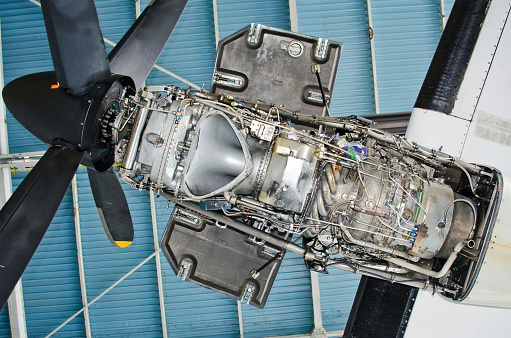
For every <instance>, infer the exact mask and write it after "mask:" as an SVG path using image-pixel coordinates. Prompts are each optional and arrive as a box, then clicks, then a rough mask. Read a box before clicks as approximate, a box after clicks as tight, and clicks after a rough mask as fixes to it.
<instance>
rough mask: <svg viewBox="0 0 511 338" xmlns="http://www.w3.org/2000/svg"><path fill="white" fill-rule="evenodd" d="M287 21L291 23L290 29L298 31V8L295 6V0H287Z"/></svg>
mask: <svg viewBox="0 0 511 338" xmlns="http://www.w3.org/2000/svg"><path fill="white" fill-rule="evenodd" d="M289 22H290V23H291V31H292V32H294V33H298V9H297V8H296V0H289Z"/></svg>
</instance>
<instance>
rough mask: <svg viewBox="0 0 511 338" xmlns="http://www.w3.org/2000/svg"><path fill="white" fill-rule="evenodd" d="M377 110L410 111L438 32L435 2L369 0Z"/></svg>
mask: <svg viewBox="0 0 511 338" xmlns="http://www.w3.org/2000/svg"><path fill="white" fill-rule="evenodd" d="M372 17H373V31H374V47H375V55H376V67H377V78H378V97H379V99H380V112H381V113H395V112H404V111H410V110H411V109H412V107H413V105H414V103H415V99H416V98H417V94H418V93H419V90H420V88H421V85H422V81H423V80H424V77H425V76H426V72H427V70H428V67H429V64H430V63H431V58H432V57H433V54H434V53H435V49H436V45H437V44H438V40H439V39H440V35H441V33H442V27H441V24H440V15H439V7H438V2H433V1H430V0H416V1H407V0H386V1H373V2H372Z"/></svg>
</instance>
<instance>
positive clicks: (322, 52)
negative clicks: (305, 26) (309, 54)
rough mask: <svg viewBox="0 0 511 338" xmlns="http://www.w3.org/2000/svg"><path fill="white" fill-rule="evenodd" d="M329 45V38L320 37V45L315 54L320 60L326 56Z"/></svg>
mask: <svg viewBox="0 0 511 338" xmlns="http://www.w3.org/2000/svg"><path fill="white" fill-rule="evenodd" d="M327 46H328V39H323V38H319V41H318V46H317V47H316V51H315V53H314V56H316V57H317V58H318V59H320V60H323V59H324V58H325V57H326V52H327V50H328V49H327Z"/></svg>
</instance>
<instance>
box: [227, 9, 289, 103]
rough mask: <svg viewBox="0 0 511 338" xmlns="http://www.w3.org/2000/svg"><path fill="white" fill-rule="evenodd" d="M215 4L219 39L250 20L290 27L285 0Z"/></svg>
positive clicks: (283, 27) (268, 24) (274, 25)
mask: <svg viewBox="0 0 511 338" xmlns="http://www.w3.org/2000/svg"><path fill="white" fill-rule="evenodd" d="M217 6H218V31H219V35H220V39H223V38H225V37H226V36H229V35H231V34H232V33H234V32H237V31H239V30H240V29H242V28H243V27H245V26H247V25H249V24H250V23H252V22H254V23H260V24H263V25H267V26H271V27H276V28H281V29H287V30H290V29H291V24H290V21H289V4H288V1H287V0H263V1H246V0H245V1H236V0H217ZM275 103H278V102H275Z"/></svg>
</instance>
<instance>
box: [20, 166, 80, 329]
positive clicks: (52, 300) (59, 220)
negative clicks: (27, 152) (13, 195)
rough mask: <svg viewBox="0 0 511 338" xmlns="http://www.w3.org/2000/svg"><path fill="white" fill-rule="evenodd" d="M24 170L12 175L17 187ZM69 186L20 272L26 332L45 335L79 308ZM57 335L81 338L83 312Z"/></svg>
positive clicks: (24, 175) (78, 282)
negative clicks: (38, 243) (50, 221)
mask: <svg viewBox="0 0 511 338" xmlns="http://www.w3.org/2000/svg"><path fill="white" fill-rule="evenodd" d="M26 175H27V173H19V174H14V175H12V184H13V189H16V188H17V187H18V185H19V184H20V183H21V181H22V180H23V179H24V178H25V177H26ZM77 264H78V261H77V253H76V239H75V231H74V212H73V201H72V196H71V189H69V190H68V192H67V193H66V195H65V196H64V200H63V201H62V204H61V205H60V208H59V210H58V211H57V214H56V215H55V218H54V219H53V221H52V223H51V225H50V227H49V229H48V231H47V232H46V235H45V236H44V238H43V240H42V241H41V244H40V245H39V247H38V249H37V251H36V253H35V254H34V257H33V258H32V260H31V261H30V263H29V265H28V267H27V269H26V270H25V272H24V273H23V277H22V285H23V298H24V301H25V317H26V322H27V332H28V335H29V336H30V337H41V336H45V335H47V334H48V333H50V332H51V331H53V330H54V329H55V328H56V327H57V326H59V325H60V324H61V323H62V322H64V321H65V320H67V319H68V318H69V317H70V316H71V315H72V314H74V313H75V312H76V311H78V310H80V309H81V308H82V299H81V293H80V280H79V276H78V268H77V267H78V265H77ZM57 336H59V337H69V336H73V337H84V336H85V326H84V318H83V315H80V316H77V317H76V318H74V319H73V320H72V321H71V322H70V323H69V324H68V325H66V326H65V327H64V328H62V330H60V331H59V332H58V335H57Z"/></svg>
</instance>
